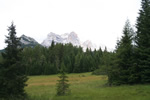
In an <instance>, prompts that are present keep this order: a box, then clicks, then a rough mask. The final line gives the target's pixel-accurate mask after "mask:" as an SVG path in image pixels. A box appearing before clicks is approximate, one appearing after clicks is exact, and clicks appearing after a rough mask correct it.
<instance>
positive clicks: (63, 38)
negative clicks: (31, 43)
mask: <svg viewBox="0 0 150 100" xmlns="http://www.w3.org/2000/svg"><path fill="white" fill-rule="evenodd" d="M52 41H54V42H55V43H63V44H67V43H72V45H73V46H80V40H79V38H78V35H77V34H76V33H75V32H71V33H65V34H62V35H58V34H55V33H52V32H51V33H49V34H48V35H47V38H46V39H45V40H44V41H43V42H42V43H41V45H43V46H44V47H49V46H51V43H52Z"/></svg>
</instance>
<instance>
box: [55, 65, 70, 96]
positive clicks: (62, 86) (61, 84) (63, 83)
mask: <svg viewBox="0 0 150 100" xmlns="http://www.w3.org/2000/svg"><path fill="white" fill-rule="evenodd" d="M64 68H65V66H64V63H62V64H61V70H60V74H61V75H60V76H59V78H60V80H58V83H57V95H58V96H61V95H67V94H69V93H70V89H69V84H68V83H67V82H68V80H67V78H68V77H67V76H66V74H65V72H64Z"/></svg>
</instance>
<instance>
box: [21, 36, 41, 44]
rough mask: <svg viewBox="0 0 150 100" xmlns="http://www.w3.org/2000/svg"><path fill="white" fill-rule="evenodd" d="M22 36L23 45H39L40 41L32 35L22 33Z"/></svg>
mask: <svg viewBox="0 0 150 100" xmlns="http://www.w3.org/2000/svg"><path fill="white" fill-rule="evenodd" d="M20 38H21V39H20V43H21V47H35V46H36V45H39V43H38V42H37V41H36V40H35V39H33V38H31V37H28V36H25V35H22V36H21V37H20Z"/></svg>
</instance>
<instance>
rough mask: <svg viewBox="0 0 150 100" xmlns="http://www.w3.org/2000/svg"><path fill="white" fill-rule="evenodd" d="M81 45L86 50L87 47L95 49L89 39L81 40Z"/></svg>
mask: <svg viewBox="0 0 150 100" xmlns="http://www.w3.org/2000/svg"><path fill="white" fill-rule="evenodd" d="M81 47H82V48H83V50H84V51H86V49H87V48H88V49H91V50H92V51H93V50H94V49H96V45H95V44H93V43H92V42H91V41H90V40H86V41H85V42H83V43H82V45H81Z"/></svg>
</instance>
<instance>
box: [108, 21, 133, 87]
mask: <svg viewBox="0 0 150 100" xmlns="http://www.w3.org/2000/svg"><path fill="white" fill-rule="evenodd" d="M132 36H133V30H132V28H131V26H130V23H129V21H128V20H127V22H126V24H125V27H124V30H123V36H122V38H121V40H120V41H118V43H117V48H116V61H115V67H114V68H112V72H111V73H110V74H112V75H110V74H109V82H112V84H116V85H120V84H128V83H129V80H128V78H129V77H130V70H129V69H130V67H132V63H133V60H132V59H133V58H132V56H133V46H132ZM113 74H114V75H113Z"/></svg>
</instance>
